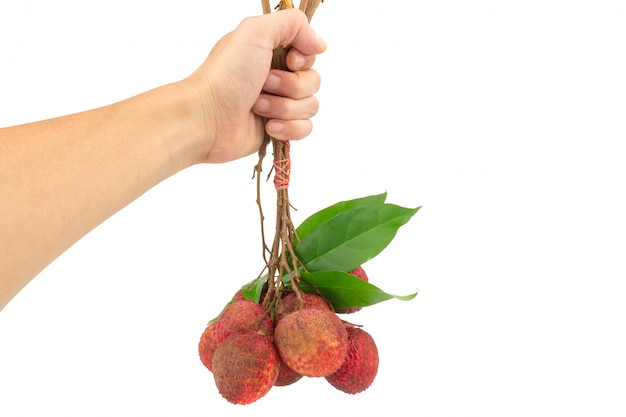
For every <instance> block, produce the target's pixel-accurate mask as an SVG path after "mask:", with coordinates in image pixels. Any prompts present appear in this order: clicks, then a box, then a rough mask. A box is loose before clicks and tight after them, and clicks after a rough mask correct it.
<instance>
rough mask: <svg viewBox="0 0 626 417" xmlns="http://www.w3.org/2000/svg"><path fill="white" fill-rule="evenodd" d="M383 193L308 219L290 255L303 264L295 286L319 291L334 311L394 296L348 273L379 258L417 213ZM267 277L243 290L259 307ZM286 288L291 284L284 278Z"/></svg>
mask: <svg viewBox="0 0 626 417" xmlns="http://www.w3.org/2000/svg"><path fill="white" fill-rule="evenodd" d="M386 198H387V194H386V193H383V194H377V195H371V196H367V197H362V198H357V199H353V200H347V201H341V202H339V203H336V204H333V205H331V206H329V207H326V208H324V209H322V210H320V211H318V212H316V213H315V214H313V215H311V216H309V217H308V218H307V219H306V220H304V221H303V222H302V224H301V225H300V226H299V227H298V228H297V229H296V238H295V241H294V251H295V254H296V256H297V257H298V259H299V260H300V262H301V263H302V264H303V266H304V267H303V270H302V271H301V277H302V280H301V281H300V284H299V287H300V289H302V290H303V291H307V292H319V293H321V294H322V295H323V296H324V297H325V298H326V299H327V300H328V301H330V302H331V303H332V305H333V307H334V308H335V309H347V308H355V307H366V306H370V305H373V304H376V303H379V302H381V301H385V300H389V299H392V298H395V299H399V300H404V301H407V300H411V299H413V298H414V297H415V296H416V295H417V292H415V293H413V294H409V295H404V296H398V295H393V294H389V293H386V292H384V291H383V290H381V289H380V288H378V287H377V286H375V285H373V284H371V283H369V282H365V281H363V280H361V279H359V278H357V277H355V276H353V275H352V274H350V273H348V272H349V271H350V270H352V269H354V268H356V267H357V266H360V265H363V264H364V263H366V262H367V261H369V260H371V259H372V258H374V257H375V256H377V255H378V254H380V253H381V252H382V251H383V250H384V249H385V248H386V247H387V246H388V245H389V243H391V241H392V240H393V238H394V237H395V236H396V234H397V232H398V229H399V228H400V227H401V226H403V225H405V224H406V223H407V222H408V221H409V220H410V219H411V218H412V217H413V215H414V214H415V213H417V211H418V210H419V209H420V208H421V207H417V208H405V207H401V206H398V205H394V204H389V203H387V202H386ZM266 279H267V277H266V276H263V277H261V278H259V279H258V280H256V281H254V282H252V283H250V284H247V285H245V286H244V287H243V289H242V290H243V294H244V297H246V298H247V299H250V300H253V301H255V302H259V299H260V297H261V293H262V291H263V286H264V284H265V282H266ZM283 281H284V285H285V287H287V288H288V287H289V285H290V282H289V280H288V279H284V280H283Z"/></svg>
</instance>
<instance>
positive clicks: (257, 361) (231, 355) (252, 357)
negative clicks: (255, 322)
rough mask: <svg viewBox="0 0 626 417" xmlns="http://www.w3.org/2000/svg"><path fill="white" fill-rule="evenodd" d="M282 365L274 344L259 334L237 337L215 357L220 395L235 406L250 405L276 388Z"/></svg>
mask: <svg viewBox="0 0 626 417" xmlns="http://www.w3.org/2000/svg"><path fill="white" fill-rule="evenodd" d="M279 371H280V363H279V358H278V354H277V353H276V349H275V347H274V345H273V344H272V343H271V342H270V341H268V340H267V339H266V338H265V337H263V336H261V335H260V334H258V333H241V334H233V335H231V336H229V337H228V338H226V339H225V340H224V341H222V342H221V343H220V344H219V345H218V346H217V349H215V353H214V354H213V377H214V379H215V385H216V387H217V390H218V391H219V393H220V394H221V395H222V396H223V397H224V398H225V399H226V400H227V401H228V402H231V403H233V404H250V403H253V402H255V401H257V400H258V399H259V398H261V397H263V396H264V395H265V394H267V393H268V392H269V390H270V389H271V388H272V387H273V386H274V383H275V382H276V378H277V377H278V372H279Z"/></svg>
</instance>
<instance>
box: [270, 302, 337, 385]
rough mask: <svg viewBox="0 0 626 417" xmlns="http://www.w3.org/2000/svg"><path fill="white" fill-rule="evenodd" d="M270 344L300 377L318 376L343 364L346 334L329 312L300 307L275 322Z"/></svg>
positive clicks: (333, 370) (326, 373)
mask: <svg viewBox="0 0 626 417" xmlns="http://www.w3.org/2000/svg"><path fill="white" fill-rule="evenodd" d="M274 344H275V345H276V349H277V350H278V353H279V354H280V357H281V358H282V359H283V361H285V364H286V365H287V366H288V367H290V368H291V369H293V370H294V371H296V372H298V373H299V374H302V375H304V376H309V377H321V376H326V375H329V374H331V373H333V372H335V371H336V370H337V369H339V367H340V366H341V365H342V364H343V362H344V359H345V357H346V352H347V350H348V332H347V330H346V328H345V326H344V324H343V322H342V321H341V319H339V317H337V315H336V314H335V313H333V312H332V311H330V310H320V309H315V308H304V309H302V310H298V311H294V312H292V313H289V314H287V315H286V316H284V317H283V318H282V319H280V320H279V321H278V323H277V324H276V328H275V329H274Z"/></svg>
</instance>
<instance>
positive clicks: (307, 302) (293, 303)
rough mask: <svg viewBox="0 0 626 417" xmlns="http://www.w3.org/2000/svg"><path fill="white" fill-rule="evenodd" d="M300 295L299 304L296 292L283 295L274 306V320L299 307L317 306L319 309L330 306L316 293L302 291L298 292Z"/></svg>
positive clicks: (326, 308) (325, 308) (327, 308)
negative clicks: (300, 300) (301, 302)
mask: <svg viewBox="0 0 626 417" xmlns="http://www.w3.org/2000/svg"><path fill="white" fill-rule="evenodd" d="M300 295H301V297H302V301H303V304H302V305H300V302H299V301H298V296H297V295H296V293H294V292H292V293H289V294H287V295H285V296H284V297H283V298H282V299H281V300H280V301H279V302H278V305H277V306H276V309H275V310H274V321H275V322H278V321H279V320H280V319H281V318H283V317H285V316H286V315H287V314H289V313H292V312H294V311H296V310H299V309H301V308H319V309H321V310H330V306H329V305H328V303H327V302H326V300H324V298H323V297H321V296H319V295H317V294H311V293H306V292H303V293H301V294H300Z"/></svg>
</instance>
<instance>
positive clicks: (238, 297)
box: [232, 289, 247, 301]
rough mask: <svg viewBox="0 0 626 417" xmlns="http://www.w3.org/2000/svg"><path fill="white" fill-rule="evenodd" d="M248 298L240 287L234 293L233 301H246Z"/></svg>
mask: <svg viewBox="0 0 626 417" xmlns="http://www.w3.org/2000/svg"><path fill="white" fill-rule="evenodd" d="M244 300H247V298H246V297H244V296H243V291H242V290H241V289H239V290H238V291H237V292H236V293H235V294H234V295H233V299H232V301H244Z"/></svg>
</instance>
